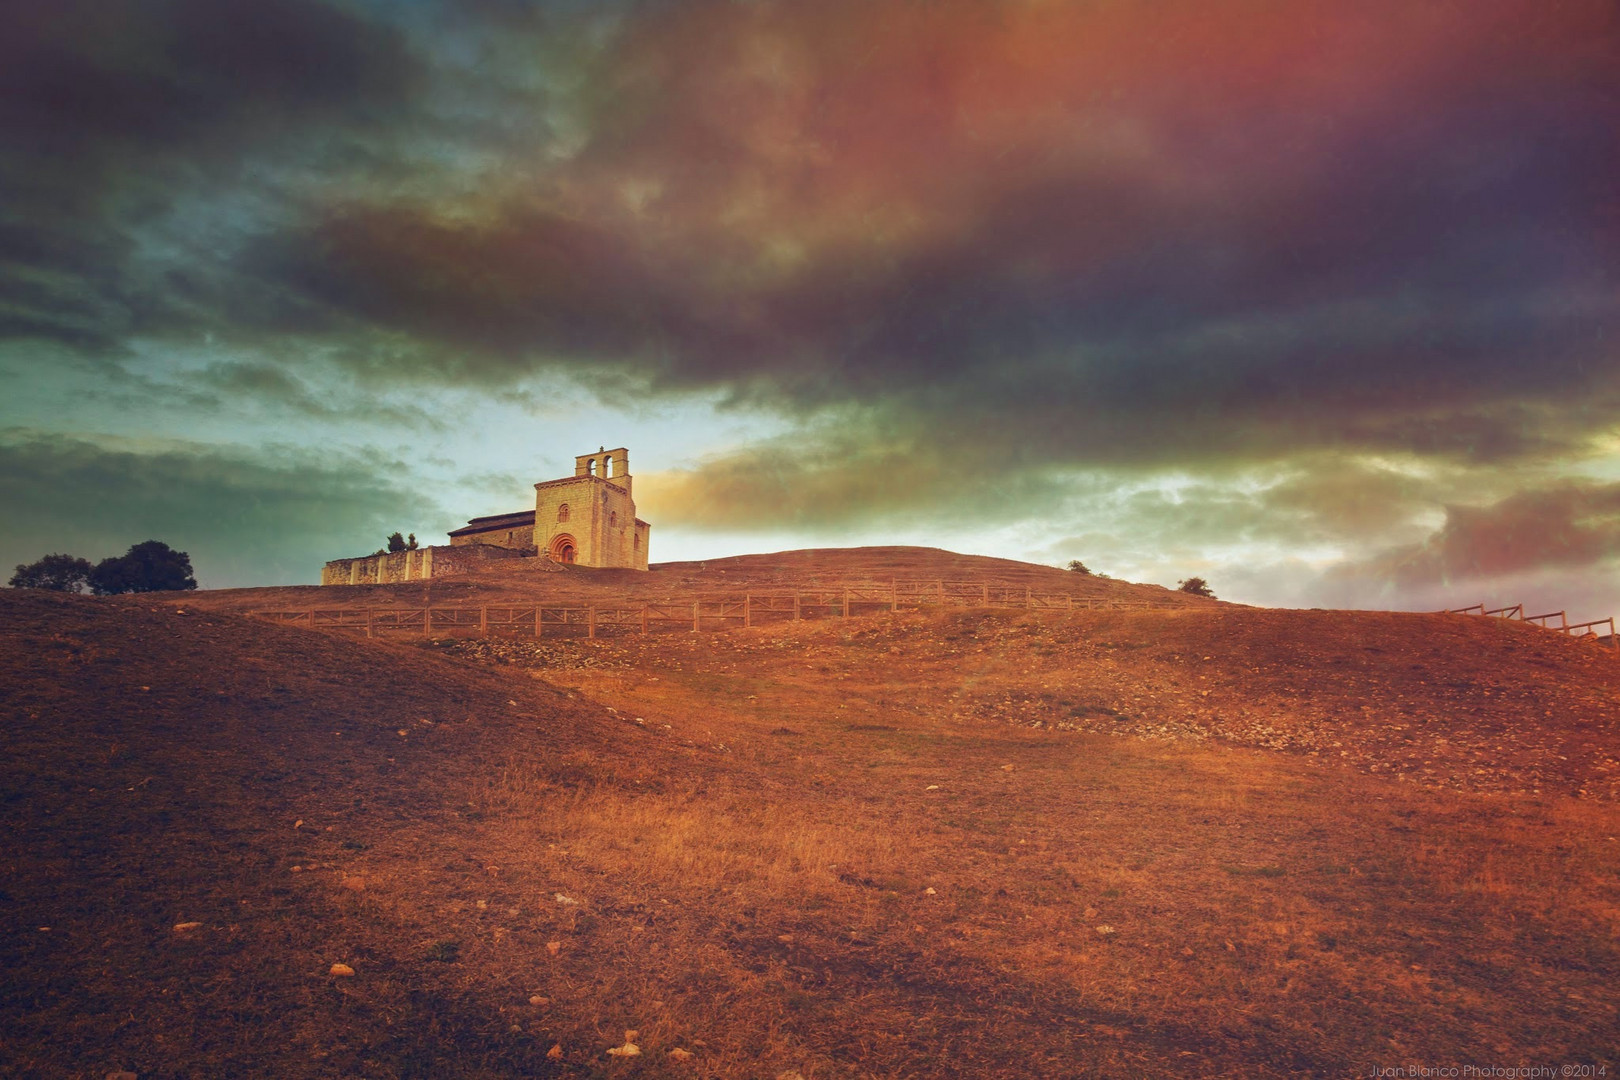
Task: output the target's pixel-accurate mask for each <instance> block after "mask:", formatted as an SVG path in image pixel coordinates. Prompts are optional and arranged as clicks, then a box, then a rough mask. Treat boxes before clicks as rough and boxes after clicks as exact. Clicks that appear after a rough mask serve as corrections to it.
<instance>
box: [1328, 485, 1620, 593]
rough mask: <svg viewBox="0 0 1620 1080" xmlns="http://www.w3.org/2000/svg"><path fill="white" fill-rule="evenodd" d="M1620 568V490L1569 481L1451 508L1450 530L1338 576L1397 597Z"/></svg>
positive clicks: (1352, 567)
mask: <svg viewBox="0 0 1620 1080" xmlns="http://www.w3.org/2000/svg"><path fill="white" fill-rule="evenodd" d="M1617 560H1620V484H1599V483H1591V482H1585V483H1582V482H1575V481H1565V482H1563V483H1560V484H1558V485H1556V486H1554V487H1550V488H1546V489H1541V490H1532V491H1519V492H1515V493H1514V494H1512V495H1510V496H1508V497H1507V498H1505V499H1502V500H1500V501H1499V502H1495V503H1492V504H1490V505H1488V506H1450V507H1447V508H1446V522H1445V525H1444V526H1443V527H1442V528H1440V529H1439V530H1438V531H1437V532H1435V533H1434V534H1433V535H1432V536H1430V537H1428V538H1427V539H1426V540H1424V541H1423V542H1422V543H1420V544H1416V545H1412V546H1408V547H1403V548H1397V549H1395V550H1392V551H1388V552H1385V553H1383V554H1381V555H1379V556H1377V557H1376V558H1374V559H1371V560H1368V561H1366V562H1363V563H1360V564H1357V565H1355V566H1351V567H1347V568H1345V570H1343V571H1341V572H1340V573H1343V574H1348V575H1351V576H1356V577H1365V578H1371V579H1373V580H1379V581H1384V582H1387V583H1388V584H1389V585H1390V586H1392V587H1393V588H1394V589H1396V590H1401V591H1415V590H1418V589H1422V588H1426V587H1429V586H1436V585H1452V584H1461V583H1467V582H1485V581H1490V580H1492V579H1496V578H1504V577H1509V576H1512V575H1515V574H1521V573H1524V572H1526V571H1534V570H1587V569H1591V568H1595V567H1599V566H1602V565H1605V564H1609V563H1613V562H1615V561H1617Z"/></svg>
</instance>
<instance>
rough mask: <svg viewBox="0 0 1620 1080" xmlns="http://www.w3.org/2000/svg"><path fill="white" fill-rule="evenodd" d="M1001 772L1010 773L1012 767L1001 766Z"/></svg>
mask: <svg viewBox="0 0 1620 1080" xmlns="http://www.w3.org/2000/svg"><path fill="white" fill-rule="evenodd" d="M1001 771H1002V772H1012V771H1013V767H1012V766H1011V765H1003V766H1002V767H1001Z"/></svg>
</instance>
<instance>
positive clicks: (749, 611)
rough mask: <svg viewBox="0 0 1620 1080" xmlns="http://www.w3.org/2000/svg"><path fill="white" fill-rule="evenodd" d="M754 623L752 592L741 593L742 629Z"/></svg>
mask: <svg viewBox="0 0 1620 1080" xmlns="http://www.w3.org/2000/svg"><path fill="white" fill-rule="evenodd" d="M753 625H754V594H753V593H743V629H745V630H746V629H747V628H748V627H750V626H753Z"/></svg>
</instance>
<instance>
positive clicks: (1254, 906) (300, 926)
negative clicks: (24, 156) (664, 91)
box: [0, 556, 1620, 1080]
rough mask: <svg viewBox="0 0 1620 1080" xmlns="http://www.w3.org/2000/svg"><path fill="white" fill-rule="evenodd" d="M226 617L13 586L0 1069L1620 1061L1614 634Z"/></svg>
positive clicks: (640, 1069)
mask: <svg viewBox="0 0 1620 1080" xmlns="http://www.w3.org/2000/svg"><path fill="white" fill-rule="evenodd" d="M833 558H835V557H834V556H827V557H824V558H820V559H818V558H816V557H812V556H805V557H803V558H802V561H801V565H798V566H796V567H794V568H793V569H792V571H791V574H798V575H802V576H801V577H798V578H792V580H793V581H799V580H804V578H807V577H811V576H830V575H831V574H832V573H833V572H834V571H833V570H832V569H830V568H827V563H828V561H830V560H831V559H833ZM889 558H891V561H892V560H893V559H894V558H900V559H901V561H902V562H903V557H889ZM721 569H724V570H725V571H726V574H727V576H728V577H729V576H730V575H731V574H732V573H735V572H737V571H736V570H735V569H734V568H733V567H732V566H730V565H726V566H720V567H715V566H713V564H711V568H708V569H703V570H698V571H695V572H693V574H695V575H697V576H698V577H699V580H700V581H701V580H707V579H706V578H705V577H703V575H711V574H713V575H717V574H718V572H719V570H721ZM837 569H838V570H842V569H843V567H841V566H840V567H838V568H837ZM1038 569H1040V568H1032V570H1031V571H1030V572H1031V573H1034V571H1035V570H1038ZM897 570H899V571H903V570H904V566H899V567H897ZM751 572H752V573H756V574H758V575H761V576H763V575H765V574H767V573H782V574H787V575H789V576H790V577H791V574H790V573H789V571H788V570H773V569H772V568H771V566H770V565H769V564H761V567H760V568H759V569H757V570H754V571H751ZM679 573H682V574H683V575H686V576H693V574H687V572H685V571H680V572H679ZM1049 573H1058V574H1061V573H1062V572H1059V571H1049ZM549 576H551V577H562V576H563V575H549ZM647 576H648V577H649V578H651V577H653V575H647ZM899 576H917V577H924V576H941V575H940V574H939V573H921V572H919V573H915V574H906V573H901V574H900V575H899ZM963 576H964V577H967V576H970V575H966V574H964V575H963ZM463 584H469V583H463ZM1097 584H1098V585H1100V586H1101V587H1103V588H1114V587H1116V586H1114V585H1110V584H1109V583H1097ZM435 587H437V586H435ZM504 587H506V586H504V585H495V586H490V585H487V584H479V585H477V588H479V589H490V588H504ZM648 587H651V583H649V586H648ZM1117 587H1119V588H1130V587H1128V586H1117ZM396 588H404V587H396ZM412 588H415V589H417V590H418V591H419V590H420V586H413V587H412ZM238 602H239V600H238V599H237V598H232V597H229V596H226V597H221V596H220V595H219V594H214V595H203V596H150V597H143V598H136V599H132V600H131V599H125V600H99V601H98V600H91V599H74V598H59V597H45V596H39V595H35V594H27V593H18V592H8V593H6V594H0V664H3V665H4V666H3V668H0V672H3V674H0V701H3V703H4V715H5V718H6V726H5V740H6V742H5V754H4V755H3V756H0V826H3V829H0V866H3V867H4V870H5V877H4V879H3V881H0V889H3V895H0V902H3V903H0V911H3V913H4V914H3V916H0V918H3V922H0V950H3V951H0V956H3V963H4V966H5V971H6V977H5V981H4V989H3V991H0V1073H3V1074H4V1075H7V1076H39V1077H58V1076H84V1077H97V1078H99V1077H103V1076H105V1075H106V1073H107V1072H109V1071H111V1070H114V1069H120V1068H124V1069H130V1070H133V1071H135V1072H137V1073H138V1075H139V1076H140V1077H141V1078H142V1080H146V1078H148V1077H197V1076H319V1077H326V1076H333V1077H336V1076H345V1077H347V1076H363V1077H405V1076H411V1077H438V1076H449V1077H497V1076H499V1077H507V1076H550V1075H557V1076H649V1077H650V1076H660V1077H662V1076H678V1077H700V1076H715V1077H777V1076H780V1075H783V1074H789V1075H791V1074H792V1073H794V1072H797V1073H798V1074H800V1075H802V1076H804V1077H806V1078H809V1080H817V1078H832V1077H908V1076H909V1077H938V1076H986V1077H1028V1076H1042V1077H1047V1076H1053V1077H1063V1076H1093V1075H1095V1076H1160V1075H1187V1076H1234V1077H1235V1076H1297V1075H1323V1076H1358V1075H1369V1074H1370V1073H1371V1072H1372V1070H1373V1069H1374V1068H1392V1067H1394V1066H1397V1065H1406V1066H1410V1065H1412V1064H1421V1065H1425V1066H1427V1067H1431V1068H1433V1067H1452V1066H1457V1067H1461V1066H1465V1065H1469V1064H1473V1065H1477V1066H1482V1067H1483V1066H1493V1065H1494V1066H1499V1067H1515V1066H1524V1065H1528V1064H1539V1065H1546V1064H1549V1063H1551V1064H1554V1065H1558V1066H1562V1065H1565V1064H1569V1065H1572V1066H1577V1065H1583V1064H1590V1065H1602V1064H1607V1065H1608V1067H1609V1068H1611V1069H1612V1068H1614V1067H1615V1066H1616V1064H1620V1039H1617V1037H1616V1035H1615V1032H1616V1031H1617V1030H1620V1017H1617V1016H1616V1009H1617V1006H1620V989H1617V985H1616V975H1617V973H1620V950H1617V947H1616V945H1615V941H1616V930H1617V925H1616V924H1617V915H1620V905H1617V899H1620V842H1617V841H1616V840H1615V837H1616V836H1620V804H1617V802H1616V799H1615V796H1616V789H1615V784H1614V768H1615V754H1616V749H1617V742H1616V723H1617V714H1616V708H1617V704H1620V696H1617V686H1620V661H1616V660H1615V659H1614V658H1613V657H1612V656H1611V655H1608V654H1605V653H1602V652H1600V651H1599V650H1596V649H1593V648H1592V647H1591V646H1589V645H1585V644H1583V643H1581V642H1578V641H1572V640H1566V639H1562V638H1559V637H1558V636H1556V635H1554V634H1551V633H1549V632H1544V631H1540V630H1537V629H1535V628H1533V627H1525V626H1518V625H1508V624H1503V623H1498V622H1488V621H1486V620H1483V619H1466V618H1461V617H1449V618H1448V617H1440V616H1395V615H1387V614H1372V613H1364V614H1350V613H1328V612H1283V611H1260V610H1251V609H1242V608H1236V607H1232V606H1229V605H1219V604H1208V603H1204V604H1190V605H1187V606H1186V608H1185V610H1182V611H1172V612H1151V613H1149V612H1140V613H1138V612H1074V613H1053V612H1048V613H1041V612H1022V611H1019V612H1010V611H999V612H998V611H953V612H941V613H933V614H900V615H884V616H877V617H872V618H852V619H848V620H825V621H821V622H806V623H799V624H789V625H774V626H765V627H757V628H754V629H752V630H736V631H731V632H728V633H723V634H708V633H705V634H690V633H682V634H673V633H672V634H654V635H649V636H647V637H645V638H643V637H640V636H629V637H622V638H615V639H611V640H598V641H594V642H592V641H583V640H581V641H542V642H533V641H462V642H442V643H439V644H433V643H408V644H402V643H393V642H369V641H364V640H350V639H344V638H339V637H336V636H330V635H326V634H319V633H310V632H307V631H302V630H295V629H289V628H280V627H275V626H270V625H267V624H264V623H261V622H257V621H253V620H249V619H245V618H241V617H239V616H237V615H234V614H230V613H228V612H224V611H217V610H212V609H213V607H214V606H215V605H216V604H223V605H226V606H232V605H235V604H237V603H238ZM323 602H324V601H323ZM182 611H183V612H185V613H184V614H180V612H182ZM191 924H195V925H191ZM176 927H185V928H184V929H176ZM333 964H346V965H348V966H349V967H351V968H352V969H353V970H354V974H353V975H333V974H331V969H332V965H333ZM627 1030H631V1031H634V1032H635V1033H636V1034H635V1035H634V1037H633V1038H632V1039H631V1041H632V1042H633V1043H635V1045H636V1046H637V1047H638V1048H639V1049H640V1051H641V1053H640V1054H639V1055H638V1056H635V1057H620V1056H609V1055H608V1054H607V1053H606V1051H607V1050H608V1049H609V1048H614V1047H620V1046H622V1045H623V1044H624V1043H625V1040H626V1031H627ZM675 1051H680V1053H678V1054H677V1053H675ZM683 1055H689V1056H683Z"/></svg>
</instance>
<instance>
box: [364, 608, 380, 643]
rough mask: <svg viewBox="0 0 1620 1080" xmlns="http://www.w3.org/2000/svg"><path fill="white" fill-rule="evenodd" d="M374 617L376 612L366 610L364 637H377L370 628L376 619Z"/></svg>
mask: <svg viewBox="0 0 1620 1080" xmlns="http://www.w3.org/2000/svg"><path fill="white" fill-rule="evenodd" d="M376 617H377V615H376V612H374V611H372V610H371V609H370V608H367V609H366V637H376V636H377V635H376V631H375V630H374V629H373V628H372V622H373V621H374V620H375V619H376Z"/></svg>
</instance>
